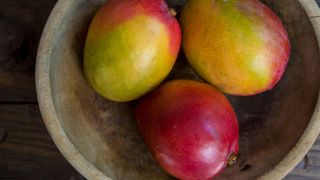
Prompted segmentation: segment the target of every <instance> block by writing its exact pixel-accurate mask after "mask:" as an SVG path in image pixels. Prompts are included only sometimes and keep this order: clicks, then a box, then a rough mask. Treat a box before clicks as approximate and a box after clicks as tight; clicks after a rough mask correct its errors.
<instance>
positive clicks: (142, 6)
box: [84, 0, 181, 102]
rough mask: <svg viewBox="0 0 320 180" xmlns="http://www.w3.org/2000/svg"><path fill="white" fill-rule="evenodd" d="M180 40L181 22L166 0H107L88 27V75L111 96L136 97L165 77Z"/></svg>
mask: <svg viewBox="0 0 320 180" xmlns="http://www.w3.org/2000/svg"><path fill="white" fill-rule="evenodd" d="M180 43H181V30H180V27H179V24H178V22H177V20H176V18H175V17H174V16H173V15H172V14H171V13H170V10H169V8H168V6H167V4H166V3H165V1H164V0H153V1H149V0H108V1H107V2H106V3H105V4H104V5H103V6H102V7H101V8H100V9H99V10H98V12H97V14H96V15H95V16H94V18H93V20H92V22H91V25H90V28H89V31H88V35H87V39H86V44H85V50H84V71H85V75H86V77H87V79H88V80H89V82H90V84H91V85H92V87H93V88H94V89H95V90H96V91H97V92H98V93H99V94H100V95H102V96H104V97H105V98H107V99H110V100H113V101H119V102H125V101H130V100H134V99H137V98H139V97H141V96H143V95H145V94H146V93H148V92H150V91H151V90H153V89H154V88H156V87H157V86H158V85H159V84H160V83H161V82H162V81H163V80H164V79H165V78H166V76H167V75H168V74H169V72H170V71H171V69H172V67H173V65H174V63H175V60H176V57H177V54H178V51H179V48H180Z"/></svg>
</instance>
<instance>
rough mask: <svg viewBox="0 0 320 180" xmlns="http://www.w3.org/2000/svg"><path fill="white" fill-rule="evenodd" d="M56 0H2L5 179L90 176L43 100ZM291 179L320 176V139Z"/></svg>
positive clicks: (0, 171)
mask: <svg viewBox="0 0 320 180" xmlns="http://www.w3.org/2000/svg"><path fill="white" fill-rule="evenodd" d="M317 1H319V3H320V0H317ZM55 2H56V0H27V1H26V0H25V1H21V0H1V1H0V179H72V180H76V179H85V178H83V177H82V176H81V175H80V174H79V173H78V172H77V171H76V170H74V169H73V168H72V167H71V165H70V164H69V163H68V162H67V161H66V160H65V159H64V158H63V156H62V155H61V154H60V152H59V151H58V149H57V148H56V147H55V145H54V143H53V142H52V140H51V138H50V136H49V134H48V132H47V130H46V128H45V126H44V124H43V121H42V119H41V116H40V112H39V109H38V105H37V99H36V92H35V82H34V68H35V67H34V66H35V59H36V52H37V45H38V42H39V39H40V35H41V32H42V29H43V26H44V24H45V22H46V19H47V18H48V15H49V13H50V11H51V9H52V8H53V6H54V4H55ZM314 18H320V17H314ZM286 179H287V180H304V179H305V180H311V179H320V139H319V140H318V141H317V142H316V143H315V145H314V146H313V148H312V149H311V151H310V152H309V153H308V155H307V156H306V157H305V159H304V160H303V161H302V162H301V163H300V164H299V165H298V166H297V167H296V168H295V169H294V170H293V171H292V172H291V173H290V174H289V175H288V176H287V177H286Z"/></svg>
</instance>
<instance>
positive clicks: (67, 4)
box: [35, 0, 320, 180]
mask: <svg viewBox="0 0 320 180" xmlns="http://www.w3.org/2000/svg"><path fill="white" fill-rule="evenodd" d="M75 1H77V0H58V2H57V3H56V5H55V6H54V8H53V10H52V12H51V14H50V16H49V18H48V21H47V23H46V25H45V28H44V30H43V33H42V36H41V40H40V43H39V48H38V54H37V62H36V74H35V78H36V91H37V98H38V103H39V109H40V112H41V115H42V119H43V121H44V123H45V126H46V128H47V129H48V131H49V134H50V136H51V137H52V139H53V141H54V143H55V144H56V146H57V147H58V149H59V150H60V152H61V153H62V154H63V156H64V157H65V158H66V159H67V160H68V162H69V163H70V164H71V165H72V166H73V167H74V168H75V169H76V170H77V171H78V172H80V173H81V174H82V175H83V176H85V177H86V178H88V179H110V180H111V178H110V177H108V176H107V175H105V174H104V173H103V172H102V171H100V170H99V169H97V168H96V167H95V166H93V165H92V164H91V163H90V162H89V161H87V160H86V159H85V158H84V156H83V155H82V154H81V153H80V152H79V151H78V150H77V149H76V147H75V146H74V145H73V144H72V142H71V140H70V139H69V137H68V136H67V134H66V132H65V131H64V129H63V127H62V125H61V123H60V121H59V117H58V115H57V113H56V109H55V106H54V103H53V99H52V92H51V84H50V60H51V54H52V48H53V45H54V43H55V40H56V39H55V38H54V37H56V36H57V34H58V30H59V27H60V26H61V25H62V23H63V18H64V17H65V15H66V14H67V12H68V9H69V8H71V6H72V4H73V2H75ZM297 1H298V2H300V4H301V5H302V7H303V8H304V10H305V11H306V13H307V15H308V16H309V19H310V20H311V23H312V25H313V27H314V30H315V33H316V37H317V40H318V46H319V44H320V17H319V18H315V16H314V15H315V14H317V15H320V9H319V8H317V7H318V5H317V3H316V1H315V0H312V1H310V0H297ZM311 17H313V18H312V19H311ZM319 95H320V94H319ZM319 133H320V96H318V100H317V104H316V107H315V110H314V113H313V115H312V118H311V120H310V122H309V124H308V126H307V128H306V129H305V131H304V133H303V134H302V136H301V137H300V138H299V140H298V142H297V144H296V145H295V146H294V147H293V149H292V150H291V151H290V152H289V153H288V154H287V155H286V156H285V157H284V158H283V159H282V160H281V161H280V163H278V164H277V165H276V166H275V167H274V168H273V169H271V170H269V171H268V172H267V173H265V174H264V175H262V176H261V177H260V178H259V179H262V180H269V179H282V178H284V177H285V176H286V175H287V174H288V173H289V172H290V171H291V170H292V169H293V168H294V167H295V166H296V165H297V164H298V163H299V162H300V161H301V160H302V159H303V157H304V156H305V155H306V153H307V152H308V151H309V149H310V148H311V147H312V145H313V143H314V142H315V141H316V139H317V137H318V135H319Z"/></svg>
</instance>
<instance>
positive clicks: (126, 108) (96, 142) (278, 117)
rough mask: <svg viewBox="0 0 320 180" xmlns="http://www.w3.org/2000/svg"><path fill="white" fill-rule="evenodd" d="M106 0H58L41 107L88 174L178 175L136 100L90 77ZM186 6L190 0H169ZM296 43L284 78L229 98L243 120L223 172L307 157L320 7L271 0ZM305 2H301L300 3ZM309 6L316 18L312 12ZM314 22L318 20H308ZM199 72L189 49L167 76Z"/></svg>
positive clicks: (318, 83)
mask: <svg viewBox="0 0 320 180" xmlns="http://www.w3.org/2000/svg"><path fill="white" fill-rule="evenodd" d="M103 2H104V0H60V1H59V2H58V3H57V4H56V6H55V8H54V10H53V11H52V13H51V15H50V18H49V20H48V22H47V25H46V27H45V29H44V32H43V35H42V39H41V43H40V47H39V52H38V59H37V69H36V82H37V92H38V99H39V104H40V109H41V113H42V116H43V119H44V122H45V124H46V126H47V128H48V130H49V132H50V134H51V136H52V138H53V140H54V141H55V143H56V145H57V146H58V148H59V149H60V151H61V152H62V153H63V155H64V156H65V157H66V158H67V160H68V161H69V162H70V163H71V164H72V165H73V166H74V167H75V168H76V169H77V170H78V171H80V172H81V173H82V174H83V175H84V176H85V177H87V178H89V179H109V178H112V179H121V180H122V179H137V180H143V179H146V180H149V179H173V178H172V177H171V176H169V175H168V174H166V173H165V172H164V171H163V170H162V169H161V168H160V167H159V166H158V165H157V164H156V163H155V162H154V160H153V159H152V157H151V156H150V154H149V151H148V149H147V148H146V146H145V144H144V142H143V141H142V138H141V136H140V134H139V132H138V129H137V125H136V123H135V120H134V116H133V108H134V105H135V102H131V103H114V102H110V101H107V100H105V99H103V98H101V97H100V96H98V95H97V94H96V93H95V92H94V91H93V90H92V89H91V87H90V86H89V84H88V82H87V81H86V79H85V78H84V75H83V69H82V54H83V45H84V41H85V37H86V33H87V30H88V27H89V23H90V21H91V19H92V17H93V15H94V14H95V12H96V11H97V9H98V8H99V6H100V5H101V4H102V3H103ZM169 2H170V3H169V4H170V5H171V6H174V7H175V8H176V9H178V11H179V9H180V8H181V6H182V5H183V4H184V0H171V1H169ZM264 2H265V3H266V4H267V5H269V6H270V7H271V8H272V9H273V10H274V11H275V12H276V13H277V14H278V15H279V16H280V18H281V19H282V21H283V22H284V24H285V26H286V28H287V29H288V32H289V35H290V40H291V44H292V52H291V59H290V62H289V65H288V68H287V71H286V73H285V75H284V77H283V79H282V80H281V81H280V82H279V84H278V85H277V86H276V87H275V88H274V89H273V90H272V91H269V92H266V93H263V94H260V95H257V96H251V97H232V96H229V97H228V98H229V99H230V101H231V102H232V104H233V106H234V107H235V110H236V113H237V116H238V119H239V124H240V152H239V160H238V162H237V164H236V165H234V166H232V167H229V168H227V169H226V170H225V171H224V173H223V174H222V175H220V176H219V177H218V178H217V179H228V180H230V179H237V180H241V179H246V180H247V179H257V178H261V179H280V178H283V177H284V176H285V175H286V174H287V173H289V172H290V170H291V169H293V168H294V166H295V165H296V164H297V163H298V162H299V161H300V160H301V159H302V158H303V156H304V155H305V154H306V152H307V151H308V150H309V149H310V147H311V145H312V143H313V142H314V141H315V139H316V138H317V136H318V134H319V131H320V119H319V117H320V113H319V112H320V111H319V110H320V105H319V103H318V97H319V88H320V78H319V77H320V76H319V73H320V54H319V46H318V41H317V36H316V34H315V32H314V29H316V30H317V31H318V32H319V34H318V35H320V29H319V25H320V19H319V18H318V19H317V18H316V16H318V15H320V13H319V12H318V9H317V5H316V2H315V1H314V0H281V1H278V0H265V1H264ZM301 5H303V6H301ZM304 9H305V10H306V11H307V13H308V14H309V15H310V16H313V18H308V15H307V14H306V13H305V11H304ZM309 19H311V20H312V22H313V24H314V25H315V28H313V26H312V24H311V23H310V20H309ZM176 78H191V79H199V78H198V77H197V75H196V74H195V73H194V72H193V71H192V69H191V68H190V67H189V65H188V63H187V62H186V60H185V57H184V55H183V53H180V56H179V59H178V62H177V64H176V65H175V67H174V70H173V72H172V73H171V75H170V77H169V78H168V79H176Z"/></svg>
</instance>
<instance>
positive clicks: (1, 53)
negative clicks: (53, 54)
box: [0, 0, 56, 102]
mask: <svg viewBox="0 0 320 180" xmlns="http://www.w3.org/2000/svg"><path fill="white" fill-rule="evenodd" d="M55 2H56V0H27V1H20V0H1V1H0V35H1V38H0V64H1V66H0V92H1V93H0V102H12V101H15V102H36V92H35V83H34V68H35V59H36V52H37V46H38V42H39V39H40V36H41V32H42V29H43V26H44V24H45V22H46V20H47V18H48V16H49V13H50V11H51V9H52V8H53V6H54V4H55Z"/></svg>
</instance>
